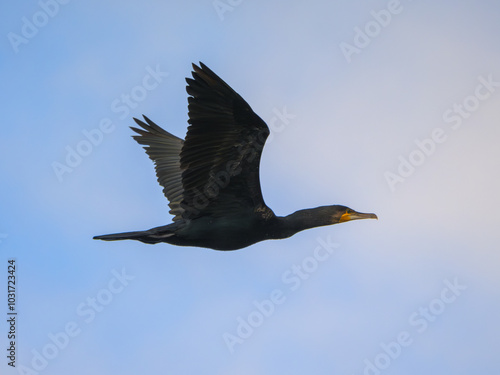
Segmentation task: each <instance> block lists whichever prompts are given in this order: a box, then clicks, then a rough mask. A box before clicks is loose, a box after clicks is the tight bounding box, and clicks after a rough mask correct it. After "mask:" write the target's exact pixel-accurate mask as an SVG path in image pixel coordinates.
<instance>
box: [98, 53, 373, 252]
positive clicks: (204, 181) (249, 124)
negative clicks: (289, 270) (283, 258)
mask: <svg viewBox="0 0 500 375" xmlns="http://www.w3.org/2000/svg"><path fill="white" fill-rule="evenodd" d="M192 76H193V78H186V82H187V86H186V91H187V93H188V94H189V97H188V102H189V103H188V115H189V120H188V123H189V127H188V130H187V135H186V139H185V140H182V139H180V138H177V137H176V136H174V135H172V134H170V133H169V132H167V131H165V130H163V129H162V128H161V127H159V126H158V125H156V124H155V123H154V122H153V121H151V120H150V119H148V118H147V117H146V116H143V117H144V121H141V120H138V119H136V118H134V120H135V122H136V123H137V125H138V126H139V127H140V128H135V127H131V129H132V130H133V131H135V132H136V133H137V135H134V136H133V138H134V139H135V140H136V141H137V142H138V143H139V144H141V145H143V146H144V149H145V150H146V153H147V154H148V156H149V157H150V159H151V160H152V161H153V162H154V164H155V169H156V175H157V177H158V182H159V183H160V185H161V186H162V187H163V193H164V195H165V197H166V198H167V199H168V200H169V202H170V203H169V206H170V213H171V214H172V215H173V216H174V217H173V222H172V223H170V224H168V225H164V226H160V227H156V228H152V229H149V230H145V231H137V232H126V233H117V234H107V235H102V236H95V237H94V239H98V240H105V241H115V240H137V241H141V242H144V243H148V244H156V243H159V242H166V243H169V244H172V245H179V246H198V247H206V248H211V249H215V250H236V249H241V248H244V247H247V246H249V245H252V244H254V243H256V242H259V241H264V240H271V239H283V238H288V237H290V236H293V235H294V234H295V233H297V232H300V231H302V230H305V229H309V228H314V227H320V226H324V225H332V224H338V223H343V222H346V221H350V220H357V219H377V216H376V215H375V214H371V213H360V212H356V211H354V210H352V209H350V208H348V207H345V206H340V205H333V206H321V207H316V208H310V209H305V210H299V211H296V212H294V213H292V214H290V215H288V216H284V217H281V216H276V215H275V214H274V212H273V211H272V210H271V209H270V208H269V207H268V206H267V205H266V204H265V202H264V198H263V197H262V192H261V187H260V181H259V164H260V158H261V154H262V149H263V147H264V143H265V141H266V139H267V137H268V135H269V128H268V127H267V125H266V123H265V122H264V121H263V120H262V119H261V118H260V117H259V116H258V115H256V114H255V113H254V111H253V110H252V108H250V106H249V105H248V103H247V102H246V101H245V100H244V99H243V98H242V97H241V96H240V95H239V94H238V93H236V91H234V90H233V89H232V88H231V87H230V86H229V85H228V84H227V83H225V82H224V81H223V80H222V79H221V78H220V77H219V76H217V75H216V74H215V73H214V72H213V71H212V70H210V69H209V68H208V67H207V66H206V65H205V64H203V63H201V62H200V66H197V65H195V64H193V72H192Z"/></svg>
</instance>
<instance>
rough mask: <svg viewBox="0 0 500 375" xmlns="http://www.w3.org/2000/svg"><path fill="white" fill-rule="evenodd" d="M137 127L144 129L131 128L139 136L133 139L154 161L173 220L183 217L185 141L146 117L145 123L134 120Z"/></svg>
mask: <svg viewBox="0 0 500 375" xmlns="http://www.w3.org/2000/svg"><path fill="white" fill-rule="evenodd" d="M134 120H135V122H136V123H137V125H139V126H140V127H141V128H142V129H138V128H134V127H131V129H132V130H133V131H135V132H136V133H138V134H139V135H135V136H133V138H134V139H135V140H136V141H137V142H138V143H139V144H141V145H144V149H145V150H146V153H147V154H148V156H149V158H150V159H151V160H153V162H154V164H155V169H156V176H157V177H158V182H159V183H160V185H161V186H163V194H165V197H167V199H168V200H169V202H170V203H169V204H168V205H169V206H170V213H171V214H172V215H174V218H173V220H174V221H176V220H179V219H181V217H182V214H183V211H184V210H183V209H182V207H181V201H182V197H183V195H182V191H183V188H182V170H181V166H180V164H181V163H180V153H181V149H182V145H183V143H184V141H183V140H182V139H180V138H177V137H176V136H175V135H172V134H170V133H169V132H167V131H165V130H163V129H162V128H160V127H159V126H158V125H156V124H155V123H154V122H153V121H151V120H150V119H148V118H147V117H146V116H144V120H145V121H146V122H143V121H141V120H138V119H136V118H134Z"/></svg>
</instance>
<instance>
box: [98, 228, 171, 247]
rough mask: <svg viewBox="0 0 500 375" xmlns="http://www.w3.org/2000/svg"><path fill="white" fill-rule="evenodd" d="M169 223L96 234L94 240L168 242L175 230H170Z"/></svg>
mask: <svg viewBox="0 0 500 375" xmlns="http://www.w3.org/2000/svg"><path fill="white" fill-rule="evenodd" d="M167 227H168V225H166V226H164V227H158V228H153V229H150V230H145V231H138V232H125V233H113V234H104V235H102V236H94V240H103V241H119V240H136V241H141V242H144V243H149V244H155V243H158V242H167V241H166V239H167V238H168V237H172V236H173V235H174V232H173V231H171V230H169V229H170V228H168V229H167Z"/></svg>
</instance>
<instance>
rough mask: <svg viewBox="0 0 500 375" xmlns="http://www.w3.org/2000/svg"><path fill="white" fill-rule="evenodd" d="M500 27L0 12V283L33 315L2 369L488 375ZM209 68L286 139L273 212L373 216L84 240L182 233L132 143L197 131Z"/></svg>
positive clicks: (299, 10) (468, 6) (369, 8)
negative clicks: (345, 209) (221, 233)
mask: <svg viewBox="0 0 500 375" xmlns="http://www.w3.org/2000/svg"><path fill="white" fill-rule="evenodd" d="M214 4H215V5H214ZM499 12H500V6H499V4H498V3H497V2H493V1H483V2H479V3H478V2H472V1H460V2H456V1H454V2H452V1H442V2H439V4H435V2H424V1H409V0H401V1H395V0H391V1H351V2H349V3H347V2H344V4H342V3H339V2H327V1H323V2H313V3H311V2H309V3H307V2H299V1H273V2H266V1H252V2H251V1H245V0H242V1H237V0H233V1H229V0H221V1H219V2H212V1H182V2H181V1H170V2H168V3H167V2H160V1H151V2H148V3H144V2H137V1H127V2H117V1H109V2H106V3H102V2H96V1H87V2H77V1H67V2H64V1H61V2H57V3H56V2H55V0H53V1H52V0H45V1H44V0H42V1H41V2H29V3H23V4H20V3H6V4H4V5H3V6H2V12H1V14H2V16H0V17H1V18H2V22H1V23H0V25H1V26H0V28H1V31H2V32H1V35H2V38H1V39H0V40H1V42H0V54H1V59H0V67H1V72H0V74H1V79H2V83H3V84H2V87H3V90H2V92H1V93H0V99H1V102H2V107H3V111H2V112H3V113H2V119H3V126H2V134H3V136H2V137H1V139H0V168H1V174H2V185H1V189H2V197H3V199H2V207H1V210H0V218H1V221H0V240H1V242H0V254H1V255H0V262H1V263H2V265H0V286H2V285H3V286H2V287H1V289H2V290H6V284H7V276H8V274H7V261H8V259H11V258H15V259H16V264H17V281H18V282H17V301H18V302H17V309H18V315H17V325H16V328H17V340H16V368H11V367H10V366H8V365H7V361H8V360H7V359H6V358H5V356H4V355H2V360H1V362H0V367H1V369H2V371H1V372H2V374H4V373H5V374H51V375H57V374H67V373H68V372H71V373H72V374H89V373H94V374H99V375H100V374H116V373H121V374H137V373H169V374H199V373H205V374H235V373H237V374H243V375H247V374H248V375H250V374H251V375H253V374H274V373H285V372H286V373H290V374H301V373H315V374H345V375H360V374H376V375H378V374H422V373H429V374H454V375H460V374H464V375H465V374H471V373H481V374H496V373H497V371H498V367H499V365H500V363H499V360H498V353H497V350H495V349H496V348H498V347H499V344H500V342H499V339H498V337H500V324H499V322H498V311H499V309H500V298H499V297H500V293H499V291H498V287H497V286H498V285H499V282H500V276H499V273H498V265H499V264H500V256H499V252H498V241H499V239H500V236H499V234H498V229H497V227H498V222H499V220H498V212H500V199H499V198H498V195H497V194H498V191H499V190H500V178H499V175H498V171H499V167H500V165H499V161H500V151H499V148H498V141H499V137H500V130H499V126H498V124H499V123H500V112H499V110H498V108H499V104H500V68H499V67H500V64H499V62H500V50H499V49H498V46H499V45H500V26H499V24H498V15H499ZM346 51H348V52H346ZM353 51H354V52H353ZM198 61H203V62H204V63H205V64H207V65H208V66H209V67H210V68H211V69H212V70H214V71H215V72H216V73H217V74H219V75H220V76H221V77H222V78H223V79H224V80H226V81H227V82H228V83H229V84H230V85H231V86H232V87H233V88H234V89H235V90H236V91H237V92H238V93H240V94H241V95H242V96H243V97H244V98H245V99H246V100H247V101H248V102H249V104H250V105H251V106H252V108H253V109H254V111H255V112H257V113H258V114H259V115H260V116H261V117H262V118H263V119H264V120H265V121H266V122H268V124H271V123H272V124H274V125H275V126H274V129H272V130H273V134H272V136H271V138H270V139H269V141H268V143H267V144H266V147H265V149H264V152H263V158H262V164H261V181H262V189H263V194H264V197H265V200H266V203H267V204H268V205H269V206H270V207H271V208H272V209H273V210H274V211H275V213H276V214H278V215H286V214H289V213H291V212H293V211H296V210H298V209H302V208H306V207H316V206H320V205H327V204H344V205H348V206H350V207H352V208H353V209H355V210H358V211H362V212H375V213H377V215H378V216H379V220H378V221H372V220H370V221H359V222H352V223H347V224H342V225H337V226H332V227H323V228H318V229H314V230H310V231H306V232H303V233H299V234H297V235H296V236H294V237H292V238H290V239H287V240H283V241H267V242H262V243H259V244H256V245H254V246H252V247H249V248H246V249H243V250H239V251H234V252H217V251H212V250H208V249H200V248H182V247H174V246H170V245H166V244H159V245H155V246H149V245H145V244H142V243H139V242H133V241H128V242H127V241H125V242H114V243H106V242H101V241H93V240H92V236H94V235H97V234H106V233H114V232H121V231H129V230H141V229H149V228H151V227H154V226H159V225H163V224H166V223H168V222H169V221H170V215H169V214H168V206H167V202H166V200H165V198H164V197H163V194H162V192H161V188H160V186H158V184H157V182H156V177H155V175H154V168H153V164H152V163H151V162H150V160H149V159H148V158H147V156H146V154H145V153H144V151H143V150H142V149H141V147H140V146H139V145H138V144H136V142H135V141H134V140H133V139H132V138H131V137H130V136H131V135H132V131H131V130H130V129H129V128H128V127H129V126H130V125H133V121H132V117H133V116H135V117H138V116H141V114H146V115H147V116H148V117H149V118H151V119H152V120H153V121H155V122H156V123H158V124H159V125H161V126H162V127H164V128H165V129H166V130H168V131H170V132H172V133H174V134H176V135H178V136H180V137H184V135H185V131H186V127H187V123H186V121H187V99H186V97H187V94H186V92H185V81H184V78H185V77H186V76H189V75H190V71H191V65H190V64H191V63H192V62H198ZM152 72H155V73H152ZM127 98H128V99H127ZM284 113H286V114H288V115H287V116H284V115H283V114H284ZM89 137H90V138H89ZM92 142H93V143H92ZM74 153H76V154H80V155H79V156H75V154H74ZM68 160H69V162H68ZM70 164H71V165H70ZM54 166H58V167H57V168H61V166H62V168H63V169H59V172H58V173H56V172H55V170H54V168H55V167H54ZM61 171H63V172H61ZM322 244H323V245H322ZM6 299H7V297H6V295H5V292H4V293H3V297H0V303H1V304H2V305H3V307H2V308H1V309H0V310H1V311H5V310H6V305H7V300H6ZM3 314H4V315H3V316H2V317H1V321H2V323H1V324H0V329H1V331H0V342H2V348H6V347H8V343H7V341H8V340H7V334H8V331H9V328H8V325H7V322H6V320H7V315H6V313H3ZM63 332H64V333H63ZM228 338H229V339H228ZM228 340H229V341H228ZM4 354H5V351H4Z"/></svg>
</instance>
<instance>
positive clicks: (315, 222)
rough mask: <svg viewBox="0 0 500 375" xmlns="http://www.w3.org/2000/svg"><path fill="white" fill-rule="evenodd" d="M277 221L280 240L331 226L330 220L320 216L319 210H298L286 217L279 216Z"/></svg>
mask: <svg viewBox="0 0 500 375" xmlns="http://www.w3.org/2000/svg"><path fill="white" fill-rule="evenodd" d="M276 219H277V228H279V229H278V231H277V233H280V234H281V237H280V238H288V237H290V236H293V235H294V234H295V233H297V232H300V231H303V230H306V229H310V228H316V227H321V226H324V225H330V224H332V222H331V220H330V219H329V218H328V217H325V215H321V213H320V211H319V208H308V209H305V210H299V211H296V212H294V213H293V214H290V215H288V216H279V217H276Z"/></svg>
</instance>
